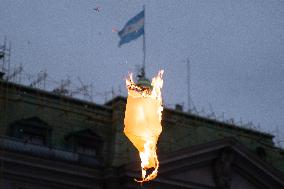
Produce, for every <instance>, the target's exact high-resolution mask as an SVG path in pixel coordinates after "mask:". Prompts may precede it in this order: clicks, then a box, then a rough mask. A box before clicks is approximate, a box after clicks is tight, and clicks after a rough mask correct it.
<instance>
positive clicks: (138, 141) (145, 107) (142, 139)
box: [124, 70, 164, 183]
mask: <svg viewBox="0 0 284 189" xmlns="http://www.w3.org/2000/svg"><path fill="white" fill-rule="evenodd" d="M163 73H164V71H163V70H161V71H159V73H158V75H157V76H156V77H154V78H153V79H152V83H151V86H144V85H139V84H136V83H135V82H134V81H133V79H132V74H130V75H129V78H128V79H126V86H127V89H128V98H127V105H126V111H125V118H124V125H125V127H124V133H125V135H126V136H127V137H128V139H129V140H130V141H131V142H132V143H133V145H134V146H135V147H136V148H137V150H138V151H139V156H140V159H141V169H142V179H141V180H136V181H137V182H141V183H142V182H145V181H150V180H153V179H155V178H156V177H157V174H158V168H159V161H158V156H157V153H156V149H157V147H156V145H157V141H158V138H159V135H160V134H161V132H162V126H161V120H162V111H163V107H162V95H161V89H162V87H163V79H162V77H163ZM138 83H139V82H138ZM149 169H151V170H152V172H150V173H148V174H147V170H149Z"/></svg>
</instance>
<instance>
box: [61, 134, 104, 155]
mask: <svg viewBox="0 0 284 189" xmlns="http://www.w3.org/2000/svg"><path fill="white" fill-rule="evenodd" d="M65 140H66V142H67V144H68V146H69V147H70V148H72V149H73V150H74V151H76V152H77V153H79V154H81V155H87V156H92V157H100V156H101V153H102V149H103V140H102V138H101V137H100V136H99V135H97V134H96V133H95V132H94V131H92V130H91V129H85V130H81V131H77V132H73V133H70V134H68V135H67V136H66V137H65Z"/></svg>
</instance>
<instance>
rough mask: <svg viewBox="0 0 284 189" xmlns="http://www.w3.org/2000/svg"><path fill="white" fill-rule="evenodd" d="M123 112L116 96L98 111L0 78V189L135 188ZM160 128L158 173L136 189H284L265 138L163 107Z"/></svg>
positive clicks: (282, 166) (134, 155)
mask: <svg viewBox="0 0 284 189" xmlns="http://www.w3.org/2000/svg"><path fill="white" fill-rule="evenodd" d="M125 106H126V98H124V97H120V96H119V97H115V98H114V99H112V100H111V101H109V102H107V103H105V104H103V105H99V104H96V103H92V102H87V101H83V100H79V99H75V98H72V97H68V96H63V95H59V94H56V93H54V92H48V91H43V90H40V89H35V88H31V87H27V86H23V85H19V84H15V83H11V82H7V81H4V80H0V164H1V167H0V188H5V189H32V188H37V189H51V188H52V189H61V188H62V189H65V188H66V189H67V188H68V189H69V188H70V189H75V188H76V189H77V188H78V189H79V188H80V189H90V188H92V189H94V188H100V189H110V188H127V189H128V188H129V189H130V188H140V187H141V185H140V184H138V183H136V182H135V181H134V178H139V177H140V160H139V156H138V152H137V151H136V149H135V148H134V147H133V145H132V144H131V143H130V142H129V140H128V139H127V138H126V137H125V135H124V133H123V127H124V125H123V119H124V111H125ZM162 126H163V132H162V134H161V136H160V138H159V143H158V156H159V160H160V168H159V174H158V177H157V178H156V179H155V180H154V181H151V182H149V183H145V184H143V188H166V189H167V188H192V189H207V188H208V189H214V188H215V189H229V188H232V189H238V188H240V189H245V188H248V189H250V188H255V189H256V188H271V189H278V188H279V189H280V188H281V189H282V188H284V151H283V150H282V149H280V148H277V147H275V145H274V143H273V136H272V135H270V134H267V133H263V132H259V131H256V130H251V129H247V128H241V127H238V126H236V125H234V124H228V123H223V122H219V121H216V120H211V119H208V118H204V117H200V116H197V115H193V114H190V113H187V112H183V111H181V110H179V109H167V108H165V109H164V111H163V117H162Z"/></svg>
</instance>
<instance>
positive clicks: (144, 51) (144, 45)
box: [141, 5, 146, 77]
mask: <svg viewBox="0 0 284 189" xmlns="http://www.w3.org/2000/svg"><path fill="white" fill-rule="evenodd" d="M143 11H144V34H143V64H142V69H141V76H142V77H145V65H146V39H145V33H146V32H145V26H146V22H145V21H146V14H145V5H143Z"/></svg>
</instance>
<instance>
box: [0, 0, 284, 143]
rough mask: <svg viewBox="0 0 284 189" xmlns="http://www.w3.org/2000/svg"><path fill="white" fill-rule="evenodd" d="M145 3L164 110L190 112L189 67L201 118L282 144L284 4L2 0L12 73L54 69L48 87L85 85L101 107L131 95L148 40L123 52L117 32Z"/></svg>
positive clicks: (150, 70) (150, 68)
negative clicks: (212, 116)
mask: <svg viewBox="0 0 284 189" xmlns="http://www.w3.org/2000/svg"><path fill="white" fill-rule="evenodd" d="M143 4H145V5H146V26H145V30H146V46H147V57H146V62H147V69H146V72H147V75H148V76H149V77H152V76H153V75H155V74H156V73H157V72H158V70H159V69H164V70H165V81H164V89H163V96H164V103H165V105H167V106H173V105H174V104H176V103H184V104H185V105H186V108H187V86H186V59H187V58H189V59H190V62H191V76H190V77H191V92H190V93H191V98H192V102H193V103H194V105H195V106H196V108H197V109H198V110H199V111H200V110H202V109H204V110H205V112H207V114H209V113H210V111H212V109H213V111H214V112H215V113H216V114H217V115H218V116H220V115H222V113H223V112H224V115H225V119H229V118H234V119H235V120H236V121H240V120H242V121H243V122H249V121H252V122H253V123H254V124H255V125H257V124H260V129H261V130H263V131H269V132H272V134H277V132H276V130H277V128H278V130H279V132H278V135H279V136H280V138H282V139H284V126H283V123H284V116H283V112H284V100H283V96H284V95H283V94H284V80H283V78H284V77H283V75H284V1H282V0H239V1H228V0H212V1H211V0H208V1H199V0H180V1H174V0H159V1H134V0H133V1H129V0H128V1H126V0H120V1H115V0H108V1H106V0H104V1H91V0H90V1H89V0H85V1H69V0H68V1H67V0H66V1H63V0H60V1H58V0H42V1H39V0H26V1H21V0H14V1H11V0H0V5H1V6H0V26H1V27H0V39H1V40H2V39H3V40H4V37H5V36H7V38H8V40H9V41H11V43H12V56H11V63H12V66H17V65H19V64H22V65H23V66H24V69H25V72H27V73H31V74H37V73H38V72H40V71H41V70H46V71H47V73H48V75H49V79H50V80H57V81H60V80H61V79H65V78H66V77H67V76H69V77H70V78H71V80H72V81H73V82H74V83H76V82H77V83H78V80H77V77H80V78H81V80H82V81H83V82H84V83H87V84H89V83H92V84H93V87H94V94H97V95H96V96H95V98H94V101H95V102H97V103H103V102H104V100H105V97H104V96H103V95H99V94H103V93H104V92H105V91H110V90H111V89H112V88H113V89H114V91H115V93H116V94H118V93H119V92H118V91H119V88H120V89H121V93H122V94H123V95H126V89H125V87H124V78H125V76H126V75H127V73H128V72H130V71H132V72H135V70H136V65H139V64H141V62H142V58H143V53H142V38H139V39H137V40H135V41H132V42H131V43H129V44H125V45H123V46H122V47H120V48H119V47H118V42H119V38H118V36H117V33H115V32H112V28H116V29H121V28H122V27H123V26H124V24H125V23H126V22H127V21H128V19H130V18H131V17H132V16H134V15H135V14H137V13H138V12H139V11H141V9H142V5H143ZM97 6H99V7H100V11H99V12H97V11H95V10H93V8H95V7H97ZM109 98H110V96H108V99H109ZM192 105H193V104H192ZM283 144H284V142H283V143H282V146H283Z"/></svg>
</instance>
